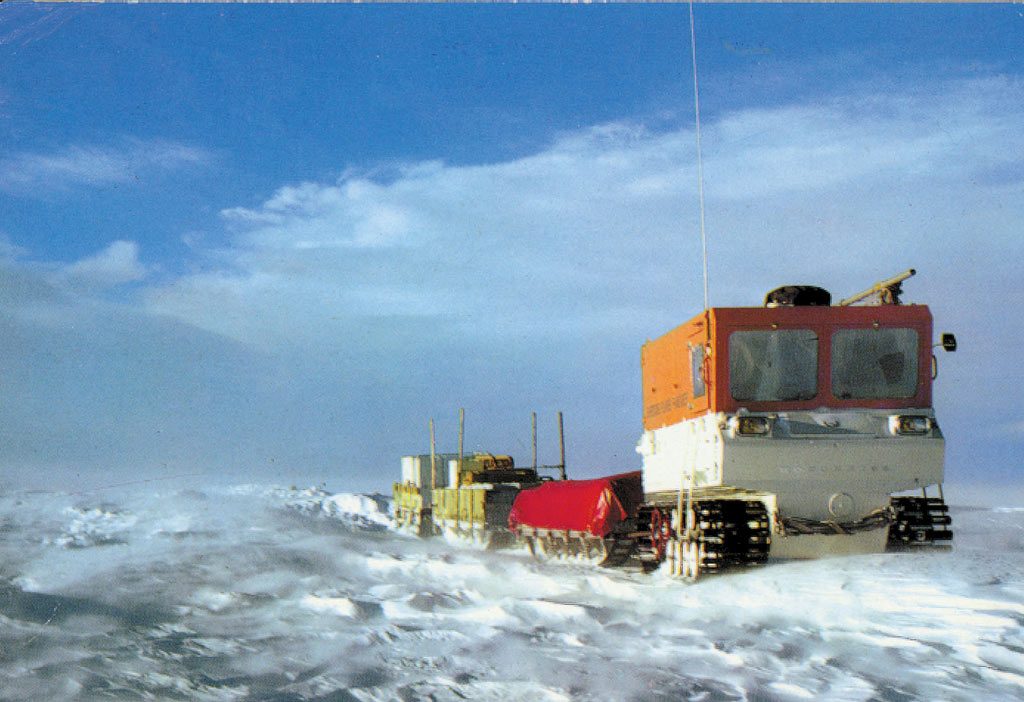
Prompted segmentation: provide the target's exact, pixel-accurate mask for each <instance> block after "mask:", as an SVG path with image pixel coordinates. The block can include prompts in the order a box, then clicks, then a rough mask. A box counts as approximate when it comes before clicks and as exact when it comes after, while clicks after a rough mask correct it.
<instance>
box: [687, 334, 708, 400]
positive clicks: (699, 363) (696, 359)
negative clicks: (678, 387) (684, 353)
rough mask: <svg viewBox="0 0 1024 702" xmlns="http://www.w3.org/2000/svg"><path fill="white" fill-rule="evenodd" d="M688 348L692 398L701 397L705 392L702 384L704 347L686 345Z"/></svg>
mask: <svg viewBox="0 0 1024 702" xmlns="http://www.w3.org/2000/svg"><path fill="white" fill-rule="evenodd" d="M687 346H689V347H690V379H691V380H692V381H693V396H694V397H701V396H703V395H704V393H705V392H707V385H706V384H705V383H704V345H703V344H697V345H696V346H693V345H692V344H687Z"/></svg>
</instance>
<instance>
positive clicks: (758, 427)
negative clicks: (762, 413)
mask: <svg viewBox="0 0 1024 702" xmlns="http://www.w3.org/2000/svg"><path fill="white" fill-rule="evenodd" d="M732 426H733V431H734V432H735V433H736V434H737V435H739V436H765V435H766V434H768V432H769V430H770V429H771V423H770V422H769V421H768V417H733V420H732Z"/></svg>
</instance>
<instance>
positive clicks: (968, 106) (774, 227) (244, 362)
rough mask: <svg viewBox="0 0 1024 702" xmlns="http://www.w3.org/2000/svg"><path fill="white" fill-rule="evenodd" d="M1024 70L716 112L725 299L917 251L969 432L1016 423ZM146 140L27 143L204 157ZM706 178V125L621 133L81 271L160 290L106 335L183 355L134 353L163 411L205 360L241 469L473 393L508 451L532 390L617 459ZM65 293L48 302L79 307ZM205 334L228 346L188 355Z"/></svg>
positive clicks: (591, 463) (199, 417)
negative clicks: (201, 244)
mask: <svg viewBox="0 0 1024 702" xmlns="http://www.w3.org/2000/svg"><path fill="white" fill-rule="evenodd" d="M1020 88H1021V86H1020V84H1019V82H1018V81H1017V80H1016V79H1012V78H1005V77H993V78H990V79H985V80H972V81H960V82H954V83H947V84H942V85H935V86H932V87H931V88H928V89H922V90H918V91H916V92H907V93H903V94H899V95H888V94H877V93H871V92H869V91H865V92H863V93H861V94H857V95H852V96H849V97H846V98H834V99H830V100H829V101H827V102H822V103H814V104H802V105H790V106H782V107H778V108H774V109H758V110H746V111H741V112H736V113H733V114H729V115H726V116H724V117H722V118H721V119H719V120H717V121H712V122H711V123H709V124H708V125H707V126H706V131H705V132H704V135H703V138H704V144H705V153H704V157H705V163H704V170H705V176H706V181H707V186H706V194H707V220H708V231H709V255H710V269H711V276H710V278H711V295H712V303H713V304H718V305H737V304H738V305H757V304H759V303H760V300H761V299H762V297H763V295H764V293H765V292H766V291H767V290H768V289H770V288H772V287H775V286H777V285H782V284H787V283H812V284H823V285H825V286H826V287H829V288H831V289H832V290H833V293H834V294H836V295H837V296H842V295H845V294H849V293H852V292H855V291H857V290H859V289H862V288H863V287H866V286H867V285H869V284H870V283H872V282H874V281H875V280H878V279H880V278H884V277H887V276H889V275H892V274H894V273H896V272H898V271H901V270H904V269H906V268H909V267H915V268H917V269H918V270H919V273H920V275H919V277H918V278H916V279H915V280H913V281H911V282H910V283H908V284H907V286H906V288H907V290H908V293H909V294H908V299H909V300H910V301H916V302H927V303H929V304H930V305H932V308H933V311H934V312H935V315H936V318H937V320H938V326H940V327H944V328H945V326H946V325H947V324H948V325H949V327H950V328H952V329H953V330H954V331H956V332H958V334H959V335H960V336H961V338H962V339H964V340H966V341H967V343H964V344H963V347H964V350H963V351H962V352H961V353H960V354H959V356H958V357H956V360H950V361H946V360H944V366H943V372H944V374H945V375H944V377H943V379H942V380H941V381H940V390H939V391H938V392H937V403H939V404H940V407H943V404H942V403H947V406H949V409H945V408H943V409H941V410H940V411H941V412H944V413H945V414H942V415H941V416H945V417H947V419H946V420H945V422H946V430H947V434H948V435H949V436H950V437H956V436H965V435H966V436H970V435H971V434H972V433H974V432H976V431H977V430H978V427H979V425H980V424H984V423H986V422H988V418H989V417H990V416H991V415H994V414H999V413H1004V412H1015V413H1016V414H1013V415H1011V416H1010V417H1009V419H1010V420H1012V421H1016V419H1017V418H1018V417H1019V410H1017V409H1016V408H1013V407H1011V405H1012V403H1011V402H1010V400H1008V399H1005V397H1004V396H1003V395H1002V394H1000V393H998V389H999V388H1000V387H1005V384H1006V383H1008V382H1014V383H1019V382H1020V380H1021V377H1020V376H1021V372H1020V371H1019V370H1018V369H1017V367H1016V365H1015V364H1013V363H1010V362H1009V361H1008V360H1006V359H1004V358H1001V357H1000V356H999V352H998V349H1006V348H1019V346H1020V344H1021V342H1022V341H1024V339H1022V335H1021V333H1020V325H1019V322H1018V321H1016V316H1015V313H1014V312H1012V310H1016V309H1019V305H1018V304H1014V305H1012V306H1010V307H1008V308H1007V307H1003V306H993V305H992V304H991V300H993V299H996V298H1000V299H1003V300H1006V299H1007V297H1009V298H1010V299H1011V300H1015V301H1016V302H1024V300H1020V298H1021V295H1022V293H1021V289H1020V285H1019V277H1016V276H1017V274H1016V268H1015V266H1014V265H1013V262H1014V261H1015V260H1019V258H1020V254H1021V253H1022V252H1021V249H1022V247H1024V244H1022V243H1021V240H1020V239H1019V230H1018V225H1017V222H1019V221H1021V220H1022V216H1024V169H1022V168H1021V166H1020V161H1019V158H1018V157H1017V154H1020V153H1022V152H1024V129H1022V128H1021V127H1020V125H1021V124H1024V101H1022V100H1021V99H1020V98H1019V96H1020V95H1021V94H1024V93H1022V91H1021V89H1020ZM146 153H147V154H148V155H147V156H145V157H141V156H136V157H131V156H127V155H125V153H124V152H120V156H111V155H110V154H109V153H106V152H103V153H100V154H96V153H91V152H90V153H86V152H81V151H73V150H72V151H68V152H65V153H64V154H63V155H62V156H60V157H56V156H55V157H52V158H51V159H50V160H45V159H44V160H39V159H36V160H34V161H33V160H30V159H28V157H25V156H19V157H15V159H22V160H23V165H25V166H27V172H28V173H30V174H34V175H31V176H30V177H32V178H38V177H41V174H43V173H47V174H50V175H53V176H55V177H58V178H63V179H64V180H65V182H69V183H70V182H79V183H98V182H113V181H114V180H115V179H117V178H121V177H124V173H125V167H124V164H125V163H126V162H130V161H132V158H135V160H137V161H139V160H141V161H143V162H145V163H147V164H149V165H151V166H152V167H157V168H161V167H167V168H170V167H180V166H184V165H186V164H188V163H192V162H195V161H196V160H197V159H200V158H202V157H201V156H200V155H198V154H193V153H192V152H190V151H188V150H184V151H182V150H180V149H173V148H168V149H164V150H161V149H155V150H154V149H149V150H148V151H147V152H146ZM159 153H162V154H163V155H162V156H158V155H156V154H159ZM10 164H11V161H10V160H8V161H7V162H4V164H0V170H5V172H10V168H11V165H10ZM696 170H697V169H696V152H695V140H694V134H693V133H692V131H691V130H689V129H687V128H682V129H676V130H669V131H651V130H648V129H645V128H644V127H643V126H642V125H639V124H632V123H631V124H626V123H614V124H606V125H598V126H594V127H591V128H588V129H583V130H580V131H578V132H575V133H568V134H563V135H560V136H559V137H558V138H557V139H555V140H554V141H553V142H552V143H551V145H550V146H549V147H548V148H546V149H544V150H543V151H540V152H538V153H536V154H533V155H531V156H528V157H525V158H521V159H518V160H514V161H509V162H504V163H493V164H481V165H475V166H451V165H448V164H446V163H444V162H443V161H427V162H419V163H406V164H400V165H398V166H393V167H390V168H387V169H381V170H364V171H355V170H348V171H346V172H345V173H344V174H343V175H342V176H341V177H339V178H338V179H337V180H335V181H332V182H303V183H298V184H289V185H282V186H281V187H280V188H279V189H278V190H277V191H276V192H274V193H273V194H272V195H271V196H270V197H269V198H267V199H266V200H265V201H263V202H257V203H250V204H243V205H234V206H230V207H224V208H223V209H222V211H221V213H220V221H221V225H222V226H223V228H224V230H225V232H226V233H227V234H228V237H229V242H230V243H229V245H228V246H221V247H219V248H216V249H209V250H198V251H197V253H196V256H197V260H195V261H193V262H191V263H192V268H193V269H194V270H195V271H197V272H194V273H186V274H184V275H181V276H179V277H176V278H173V279H170V280H167V279H163V280H160V281H153V282H147V280H146V274H147V269H146V266H145V265H144V264H142V263H141V262H140V252H139V251H138V250H137V247H135V245H134V244H133V243H132V242H131V241H128V240H124V241H118V242H114V243H112V244H111V245H110V247H109V248H108V249H106V250H105V251H103V252H101V253H99V254H97V255H95V256H93V257H89V258H87V259H84V260H82V261H79V262H77V263H74V264H70V265H68V266H66V267H65V268H64V269H63V271H62V274H63V275H64V276H65V279H66V280H71V279H77V280H80V281H81V280H91V281H93V282H94V283H97V284H98V287H101V288H102V287H107V288H109V287H110V286H116V285H120V284H124V283H133V284H136V285H138V286H139V289H138V298H137V300H136V302H135V303H134V304H132V305H131V306H130V308H127V309H125V308H119V307H116V306H115V307H105V308H103V312H102V313H100V312H95V313H93V314H94V316H93V320H94V321H95V324H96V326H97V331H96V334H99V335H103V334H104V333H105V332H101V331H99V328H104V329H106V328H107V327H112V328H114V331H113V332H111V334H113V335H114V336H117V335H118V334H121V335H125V336H130V335H132V334H135V331H129V330H128V328H127V327H131V328H132V329H133V330H134V329H136V328H137V327H138V325H142V326H143V327H145V328H146V329H147V330H149V332H150V333H151V334H152V337H151V339H150V340H151V341H152V343H153V344H154V348H155V349H157V350H152V349H151V350H149V351H145V350H141V349H135V350H134V351H133V353H142V354H143V355H146V354H149V355H148V356H146V357H147V361H146V364H144V366H143V367H138V366H136V367H134V368H133V370H134V371H139V370H142V371H144V372H146V373H151V374H153V375H155V376H157V377H158V379H159V380H158V381H154V384H151V385H149V386H147V385H146V383H145V381H144V380H139V381H138V384H137V387H136V391H137V392H138V393H140V397H143V398H146V397H149V399H148V400H146V401H147V402H149V405H147V406H148V407H149V410H150V411H151V414H152V419H151V420H150V426H151V428H152V427H153V426H157V425H160V423H161V422H164V423H165V424H166V425H167V426H175V422H176V420H175V419H174V418H173V417H170V416H169V413H168V412H163V411H162V410H161V407H160V402H159V399H158V395H159V391H158V390H157V388H159V387H160V386H159V385H158V384H155V383H156V382H172V381H170V379H169V377H168V373H167V372H166V371H159V370H158V369H159V368H160V366H161V363H163V362H165V361H166V360H167V359H169V358H172V357H175V356H176V354H177V355H178V357H185V358H191V359H193V360H197V362H198V366H197V367H189V366H187V365H182V364H179V363H174V364H173V366H174V368H175V369H176V372H178V373H180V374H181V375H182V376H183V377H185V378H186V379H187V383H186V384H188V386H189V387H192V388H194V389H195V390H196V392H197V395H196V397H197V398H199V399H197V400H196V403H197V406H196V407H192V408H189V407H188V406H187V402H186V401H185V400H184V398H181V399H180V400H179V401H180V402H181V403H182V404H181V405H180V407H179V409H181V411H182V412H184V414H185V416H188V417H190V418H191V419H192V421H193V425H194V426H196V427H199V429H198V433H199V435H201V436H202V437H204V438H202V439H201V440H197V441H196V442H195V443H196V446H197V449H196V452H197V455H198V454H202V453H203V452H205V451H209V450H210V447H212V446H214V445H215V444H216V438H217V436H221V437H227V438H226V439H225V441H227V442H234V445H236V446H238V447H241V448H240V449H239V453H238V454H237V455H236V456H235V458H236V459H237V462H238V463H239V464H244V463H245V462H246V461H248V462H250V463H257V462H259V461H261V460H265V459H266V457H267V456H272V455H273V456H288V457H289V460H290V461H291V463H292V464H293V465H299V464H302V463H303V462H305V464H306V466H307V467H309V468H310V469H311V470H314V471H315V470H318V469H319V470H328V469H333V468H329V467H330V466H334V465H335V464H336V462H337V461H338V460H339V459H338V456H346V461H347V462H348V463H349V464H350V465H351V466H359V468H355V467H352V468H346V470H351V471H352V472H353V475H355V474H359V475H363V476H364V477H366V476H370V475H373V474H375V473H376V474H380V473H381V471H384V472H385V473H386V471H387V470H389V469H390V468H392V467H393V464H394V462H395V460H396V458H395V457H396V456H398V455H400V454H402V453H408V452H412V451H418V450H420V449H421V448H423V447H422V444H423V441H422V438H423V437H422V436H421V434H423V433H424V432H422V431H421V430H420V427H419V424H423V425H425V423H426V419H427V417H429V416H436V414H437V413H447V414H448V415H451V414H453V413H454V412H455V409H456V408H457V407H458V406H468V407H471V408H473V409H474V410H475V411H476V412H477V415H476V416H478V417H479V420H478V421H479V424H480V426H483V427H486V426H488V425H489V426H491V427H493V428H492V429H481V430H480V431H479V433H478V434H477V437H478V438H479V439H480V441H481V443H482V444H484V445H482V446H481V448H488V449H491V448H493V449H494V450H499V448H498V447H499V445H500V444H501V443H502V442H504V441H508V438H507V437H508V436H509V433H510V432H509V424H510V422H513V421H518V419H517V418H519V417H525V416H526V415H527V413H528V411H529V410H530V409H541V410H545V411H546V410H550V411H553V410H554V409H564V410H566V412H567V416H568V417H570V420H571V421H574V422H576V425H575V426H576V427H577V432H578V433H577V434H576V436H575V437H572V436H571V438H572V439H573V442H572V443H573V445H574V446H576V447H577V448H576V449H575V450H576V451H577V455H576V456H575V459H576V460H577V461H578V462H579V464H581V469H582V470H584V471H589V472H591V474H597V473H600V472H604V471H607V470H616V469H625V468H630V467H632V466H633V465H634V463H635V457H634V456H632V444H633V441H634V440H635V438H636V435H637V434H638V432H639V422H640V412H639V392H638V389H637V377H638V374H639V369H638V365H639V363H638V355H639V347H640V344H641V343H642V342H643V340H644V339H645V338H647V337H653V336H656V335H659V334H661V333H663V332H665V331H667V330H668V329H670V328H671V327H673V326H675V325H677V324H679V323H681V322H683V321H685V320H686V319H687V318H689V317H690V316H692V315H693V314H696V313H697V312H699V311H700V309H701V307H702V298H703V295H702V281H701V278H700V276H701V260H700V257H701V247H700V240H699V225H698V212H697V197H696V177H697V176H696ZM28 178H29V176H26V182H27V180H28ZM144 254H145V252H142V254H141V255H142V256H144ZM15 268H17V267H16V266H15ZM20 274H21V275H23V276H27V275H28V273H26V272H25V271H24V270H21V273H20ZM28 287H31V286H28V285H27V284H26V288H25V290H27V289H28ZM8 292H10V290H9V291H8ZM51 293H52V291H51ZM10 294H15V293H10ZM55 294H56V293H52V294H51V298H47V299H51V302H50V303H49V304H52V305H58V306H59V305H65V304H68V303H67V299H66V298H65V299H62V300H59V301H53V299H52V295H55ZM62 294H67V295H71V294H72V293H67V292H65V293H62ZM74 294H75V295H87V294H89V293H86V292H81V291H79V292H76V293H74ZM44 298H45V296H44ZM42 304H43V303H38V302H37V304H36V306H35V308H34V309H36V310H39V309H41V305H42ZM111 304H112V303H111ZM979 310H983V312H982V313H979ZM40 318H41V317H40ZM129 319H130V323H129V322H127V321H126V320H129ZM96 320H99V321H96ZM19 323H21V324H24V323H25V318H24V317H22V318H20V321H19ZM126 325H127V326H126ZM189 330H192V331H191V332H190V331H189ZM941 330H942V329H940V331H941ZM108 331H109V330H108ZM26 333H27V332H26ZM68 333H69V334H70V333H71V332H68ZM193 334H195V335H198V336H197V337H196V338H201V339H203V341H202V344H201V347H202V352H201V353H200V352H197V351H196V348H195V347H193V348H192V349H191V352H190V353H191V355H190V354H184V356H182V355H181V354H179V353H178V352H179V350H180V349H179V347H180V345H182V344H186V345H187V344H190V343H192V342H191V341H189V339H190V336H191V335H193ZM197 353H198V355H196V354H197ZM219 357H223V358H228V359H231V361H230V362H225V363H223V364H221V363H219V362H216V361H211V359H216V358H219ZM26 363H27V362H26ZM109 363H110V364H112V367H116V366H118V364H119V363H128V361H127V360H124V359H123V358H122V360H121V361H117V360H110V361H109ZM961 364H962V365H961ZM29 365H31V364H29ZM101 366H102V364H98V365H97V366H96V368H100V367H101ZM217 369H219V370H217ZM97 372H100V371H99V370H97ZM104 372H105V371H104ZM218 373H222V374H221V375H218ZM946 377H948V378H949V380H946ZM944 382H945V383H947V385H945V386H944V387H945V388H947V389H945V390H942V389H941V387H943V386H942V383H944ZM147 388H148V389H147ZM992 393H996V396H995V397H993V396H992ZM150 395H152V397H150ZM953 395H956V398H955V400H954V398H953V397H952V396H953ZM204 397H205V398H206V399H202V398H204ZM211 397H212V398H214V399H212V400H211V399H209V398H211ZM176 406H177V405H176ZM83 421H84V420H83ZM1006 422H1007V417H1005V416H1004V417H1002V418H1001V419H1000V421H999V422H998V424H1000V425H1006ZM950 423H952V425H953V426H952V427H950V426H949V425H950ZM86 424H88V422H86ZM570 426H572V425H570ZM110 431H111V432H113V433H114V434H116V433H117V431H118V429H117V428H116V427H114V428H111V429H110ZM153 431H156V429H153ZM522 434H523V435H524V439H528V433H527V432H526V431H523V432H522ZM254 435H259V439H258V440H257V441H253V442H252V445H251V446H246V441H247V437H250V436H254ZM517 441H518V440H517ZM524 443H525V442H521V441H520V442H519V444H517V445H520V444H524ZM996 444H998V445H996ZM996 444H990V445H989V447H988V448H987V449H986V450H987V451H989V452H990V453H991V456H990V457H991V459H992V461H1002V463H1003V464H1005V462H1006V457H1007V456H1008V455H1011V454H1012V453H1013V452H1014V451H1017V450H1018V449H1019V444H1020V435H1019V432H1016V433H1014V434H1013V436H1012V437H1004V439H1003V440H1001V443H1000V442H996ZM257 447H258V448H257ZM513 448H514V447H513ZM40 450H42V449H40ZM500 450H509V449H507V448H501V449H500ZM950 450H951V454H950V455H951V460H950V463H951V469H952V470H953V471H954V472H955V471H956V470H957V469H960V470H969V466H968V465H967V463H968V460H967V457H968V456H969V455H971V454H972V453H976V452H975V451H974V450H973V449H972V447H970V446H967V445H966V444H958V443H957V440H956V439H952V440H951V442H950ZM176 455H179V457H180V460H187V459H186V457H184V454H182V453H181V451H179V452H178V454H176ZM218 455H220V454H218ZM959 464H962V465H959ZM384 483H386V480H385V481H384Z"/></svg>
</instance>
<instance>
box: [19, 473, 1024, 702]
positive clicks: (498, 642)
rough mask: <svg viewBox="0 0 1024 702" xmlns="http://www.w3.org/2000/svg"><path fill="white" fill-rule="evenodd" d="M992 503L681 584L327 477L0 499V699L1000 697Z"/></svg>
mask: <svg viewBox="0 0 1024 702" xmlns="http://www.w3.org/2000/svg"><path fill="white" fill-rule="evenodd" d="M991 497H992V499H991V500H989V501H988V502H986V503H985V505H986V506H984V507H956V508H954V510H953V515H954V528H955V530H956V544H955V550H954V551H953V552H952V553H945V554H943V553H931V554H908V555H903V554H898V555H897V554H882V555H873V556H861V557H855V558H845V559H828V560H820V561H813V562H792V563H773V564H770V565H768V566H766V567H763V568H759V569H756V570H753V571H748V572H742V573H735V574H729V575H724V576H719V577H715V578H709V579H706V580H703V581H701V582H699V583H697V584H695V585H687V584H685V583H682V582H679V581H675V580H672V579H670V578H669V577H667V576H665V575H663V574H661V573H655V574H653V575H650V576H646V575H643V574H641V573H639V572H633V571H609V570H599V569H595V568H589V567H586V566H583V565H577V564H565V563H550V564H539V563H535V562H533V561H532V560H531V559H530V558H529V556H528V555H527V554H525V553H523V552H518V551H516V552H508V551H502V552H490V551H484V550H480V549H479V548H473V547H471V546H468V545H453V544H450V543H447V542H445V541H442V540H420V539H416V538H413V537H410V536H406V535H404V534H398V533H395V532H393V531H391V530H390V529H389V526H388V515H387V512H388V509H389V500H388V498H386V497H381V496H362V495H348V494H330V493H329V492H327V491H326V490H325V489H323V488H322V487H321V488H313V489H309V490H296V489H286V488H276V487H267V486H260V485H245V486H237V487H234V488H210V489H203V490H186V491H166V492H153V491H151V490H149V489H148V488H147V489H146V490H144V491H136V492H127V491H125V492H116V491H111V490H105V491H103V492H102V493H96V494H84V495H60V494H55V493H42V492H36V493H28V492H8V493H4V494H0V700H4V701H5V702H7V701H11V702H13V701H15V700H33V701H35V700H111V699H114V700H267V701H270V700H273V701H275V702H289V701H298V700H320V701H322V702H350V701H353V700H358V701H367V700H400V701H403V702H409V701H414V700H434V701H437V702H440V701H445V700H495V701H499V700H500V701H514V700H522V701H523V702H544V701H548V700H550V701H552V702H554V701H561V700H609V701H611V700H614V701H616V702H619V701H625V702H629V701H633V700H635V701H637V702H639V701H641V700H643V701H648V700H709V701H710V700H756V701H758V702H761V701H765V702H767V701H770V700H809V699H815V700H874V701H878V702H902V701H904V700H972V701H973V700H986V701H991V700H1020V699H1024V629H1022V624H1024V508H1022V507H1021V504H1020V503H1019V502H1013V501H1008V500H1003V501H1000V499H999V497H1000V496H999V495H993V496H991ZM950 501H951V502H954V504H956V501H955V500H953V499H951V500H950Z"/></svg>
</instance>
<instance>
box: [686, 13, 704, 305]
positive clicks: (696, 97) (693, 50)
mask: <svg viewBox="0 0 1024 702" xmlns="http://www.w3.org/2000/svg"><path fill="white" fill-rule="evenodd" d="M690 56H691V58H692V59H693V111H694V115H695V117H696V124H697V192H698V196H699V198H700V243H701V258H702V259H703V261H704V309H707V308H708V234H707V228H706V227H705V225H704V162H703V160H702V159H701V152H700V94H699V93H698V91H697V40H696V38H695V34H694V31H693V3H692V2H691V3H690Z"/></svg>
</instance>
